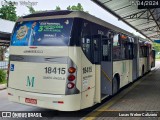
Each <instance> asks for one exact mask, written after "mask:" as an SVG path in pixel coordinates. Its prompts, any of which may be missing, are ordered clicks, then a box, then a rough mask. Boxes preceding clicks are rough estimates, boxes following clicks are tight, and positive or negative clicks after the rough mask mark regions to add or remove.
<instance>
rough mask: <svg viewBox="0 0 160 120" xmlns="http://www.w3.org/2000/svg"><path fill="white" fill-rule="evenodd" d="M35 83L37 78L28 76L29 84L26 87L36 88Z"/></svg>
mask: <svg viewBox="0 0 160 120" xmlns="http://www.w3.org/2000/svg"><path fill="white" fill-rule="evenodd" d="M34 81H35V77H29V76H27V84H26V86H28V87H34Z"/></svg>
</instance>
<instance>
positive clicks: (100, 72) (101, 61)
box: [92, 35, 112, 100]
mask: <svg viewBox="0 0 160 120" xmlns="http://www.w3.org/2000/svg"><path fill="white" fill-rule="evenodd" d="M92 38H93V43H92V44H93V62H94V63H95V68H96V70H95V72H96V73H95V75H96V76H95V77H96V92H98V93H96V96H97V95H100V96H98V97H99V99H100V100H101V99H102V98H103V97H104V96H106V95H111V94H112V61H111V39H108V38H107V37H106V36H102V35H94V36H93V37H92Z"/></svg>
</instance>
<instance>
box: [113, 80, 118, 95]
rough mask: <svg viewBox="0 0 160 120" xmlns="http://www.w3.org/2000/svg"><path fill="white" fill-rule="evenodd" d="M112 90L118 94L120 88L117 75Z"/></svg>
mask: <svg viewBox="0 0 160 120" xmlns="http://www.w3.org/2000/svg"><path fill="white" fill-rule="evenodd" d="M112 90H113V95H114V94H116V93H117V92H118V90H119V85H118V80H117V78H116V77H114V78H113V85H112Z"/></svg>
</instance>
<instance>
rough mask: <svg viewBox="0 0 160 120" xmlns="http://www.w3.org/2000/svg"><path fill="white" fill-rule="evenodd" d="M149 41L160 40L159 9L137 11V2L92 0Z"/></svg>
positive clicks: (133, 0) (132, 0)
mask: <svg viewBox="0 0 160 120" xmlns="http://www.w3.org/2000/svg"><path fill="white" fill-rule="evenodd" d="M92 1H93V2H94V3H96V4H97V5H99V6H100V7H102V8H104V9H105V10H107V11H108V12H110V13H111V14H112V15H114V16H115V17H117V18H118V19H119V20H121V21H123V22H124V23H126V24H127V25H129V26H130V27H132V28H133V29H135V30H136V31H137V32H139V33H140V34H142V35H143V36H145V37H146V38H148V39H149V40H151V41H154V40H159V39H160V8H154V9H138V5H137V4H136V1H137V0H92Z"/></svg>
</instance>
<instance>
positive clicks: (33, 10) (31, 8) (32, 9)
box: [27, 6, 36, 14]
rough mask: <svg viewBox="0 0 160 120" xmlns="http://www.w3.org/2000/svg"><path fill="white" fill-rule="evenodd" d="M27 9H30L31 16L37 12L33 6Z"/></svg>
mask: <svg viewBox="0 0 160 120" xmlns="http://www.w3.org/2000/svg"><path fill="white" fill-rule="evenodd" d="M27 8H28V9H29V12H30V13H31V14H33V13H35V12H36V10H35V9H34V8H33V7H32V6H27Z"/></svg>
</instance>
